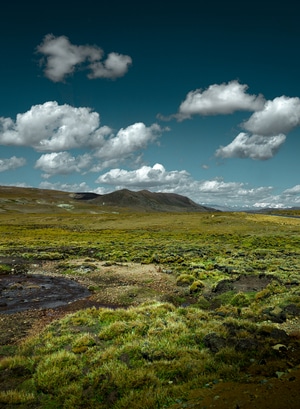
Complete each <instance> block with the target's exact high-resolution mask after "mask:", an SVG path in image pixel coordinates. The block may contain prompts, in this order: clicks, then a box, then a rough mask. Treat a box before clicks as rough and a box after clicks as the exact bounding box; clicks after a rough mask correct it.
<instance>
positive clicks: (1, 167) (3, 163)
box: [0, 156, 26, 172]
mask: <svg viewBox="0 0 300 409" xmlns="http://www.w3.org/2000/svg"><path fill="white" fill-rule="evenodd" d="M25 165H26V159H25V158H17V157H16V156H12V157H11V158H8V159H0V172H5V171H7V170H13V169H17V168H20V167H22V166H25Z"/></svg>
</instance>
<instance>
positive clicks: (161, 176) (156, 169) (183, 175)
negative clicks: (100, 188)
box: [96, 163, 190, 188]
mask: <svg viewBox="0 0 300 409" xmlns="http://www.w3.org/2000/svg"><path fill="white" fill-rule="evenodd" d="M189 177H190V176H189V173H188V172H186V171H184V170H183V171H171V172H168V171H166V169H165V168H164V166H163V165H161V164H159V163H156V164H155V165H154V166H153V167H151V166H142V167H141V168H139V169H136V170H132V171H127V170H124V169H111V170H110V171H109V172H107V173H105V174H104V175H101V176H99V178H98V179H97V180H96V182H97V183H104V184H109V185H112V186H119V187H129V186H130V187H135V188H145V187H157V186H162V185H167V186H170V185H171V186H172V185H176V184H177V183H179V182H181V181H182V180H183V179H185V180H186V179H189Z"/></svg>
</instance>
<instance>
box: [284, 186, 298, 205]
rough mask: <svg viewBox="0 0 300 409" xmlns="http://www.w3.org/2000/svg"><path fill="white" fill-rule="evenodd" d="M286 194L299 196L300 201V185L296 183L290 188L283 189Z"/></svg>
mask: <svg viewBox="0 0 300 409" xmlns="http://www.w3.org/2000/svg"><path fill="white" fill-rule="evenodd" d="M283 194H284V195H292V196H299V201H300V185H296V186H294V187H292V188H290V189H286V190H284V191H283Z"/></svg>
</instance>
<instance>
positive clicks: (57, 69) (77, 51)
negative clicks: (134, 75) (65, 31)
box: [37, 34, 132, 82]
mask: <svg viewBox="0 0 300 409" xmlns="http://www.w3.org/2000/svg"><path fill="white" fill-rule="evenodd" d="M37 52H38V53H40V54H43V55H44V57H43V58H42V59H41V61H40V63H41V65H42V66H44V74H45V77H46V78H48V79H50V80H51V81H53V82H63V81H64V79H65V77H66V76H68V75H71V74H73V73H74V72H75V70H76V69H77V68H78V67H80V68H82V67H83V68H85V69H88V70H89V71H90V73H89V74H88V78H111V79H115V78H119V77H123V76H124V75H125V74H126V73H127V71H128V68H129V66H130V65H131V63H132V59H131V57H129V56H128V55H123V54H118V53H115V52H112V53H110V54H108V57H107V58H106V60H104V61H101V60H102V58H103V54H104V52H103V50H102V49H101V48H100V47H98V46H91V45H74V44H72V43H71V42H70V41H69V39H68V37H66V36H59V37H55V36H54V35H53V34H47V35H46V36H45V37H44V39H43V41H42V43H41V44H40V45H39V46H38V47H37ZM84 63H85V66H82V64H84Z"/></svg>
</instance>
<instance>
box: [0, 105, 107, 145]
mask: <svg viewBox="0 0 300 409" xmlns="http://www.w3.org/2000/svg"><path fill="white" fill-rule="evenodd" d="M99 125H100V118H99V114H98V113H97V112H92V111H91V109H90V108H74V107H71V106H70V105H67V104H64V105H58V103H57V102H56V101H49V102H45V103H44V104H41V105H34V106H32V107H31V109H30V110H29V111H27V112H25V113H23V114H18V115H17V118H16V121H15V122H14V121H13V120H12V119H11V118H3V117H2V118H0V143H1V144H2V145H15V146H31V147H33V148H34V149H36V150H37V151H61V150H65V149H72V148H79V147H82V146H86V147H90V148H94V147H96V146H101V145H103V143H104V142H103V141H104V137H105V136H107V135H108V134H110V133H111V129H110V128H109V127H107V126H104V127H99Z"/></svg>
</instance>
